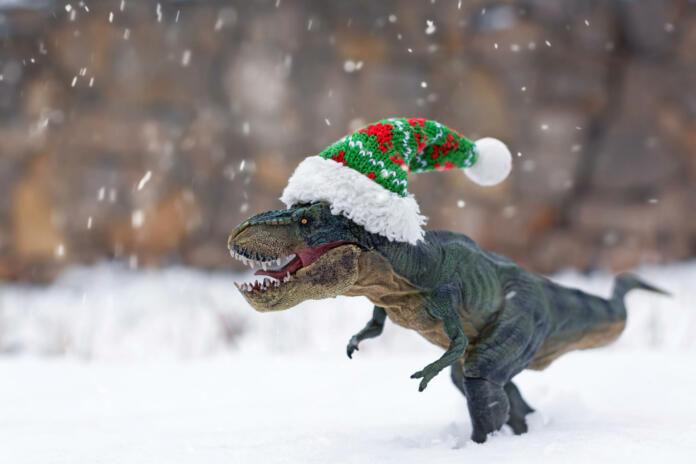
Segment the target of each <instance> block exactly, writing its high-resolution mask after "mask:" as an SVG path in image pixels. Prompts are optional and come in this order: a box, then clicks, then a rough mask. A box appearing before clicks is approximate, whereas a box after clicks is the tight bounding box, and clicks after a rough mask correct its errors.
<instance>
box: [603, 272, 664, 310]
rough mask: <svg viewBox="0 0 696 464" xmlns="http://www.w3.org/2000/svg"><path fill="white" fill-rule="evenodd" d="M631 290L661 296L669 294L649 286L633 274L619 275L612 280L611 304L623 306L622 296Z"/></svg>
mask: <svg viewBox="0 0 696 464" xmlns="http://www.w3.org/2000/svg"><path fill="white" fill-rule="evenodd" d="M633 289H640V290H647V291H649V292H655V293H660V294H662V295H669V293H667V292H666V291H664V290H661V289H659V288H657V287H654V286H652V285H650V284H649V283H647V282H645V281H643V280H641V279H639V278H638V277H636V276H634V275H633V274H620V275H619V276H617V277H616V279H615V280H614V292H613V293H612V296H611V302H612V303H615V304H616V303H618V304H621V305H623V300H624V296H626V293H628V292H630V291H631V290H633Z"/></svg>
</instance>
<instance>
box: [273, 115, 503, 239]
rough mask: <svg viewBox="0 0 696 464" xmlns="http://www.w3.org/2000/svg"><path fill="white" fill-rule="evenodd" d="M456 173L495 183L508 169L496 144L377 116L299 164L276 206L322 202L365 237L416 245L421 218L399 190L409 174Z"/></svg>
mask: <svg viewBox="0 0 696 464" xmlns="http://www.w3.org/2000/svg"><path fill="white" fill-rule="evenodd" d="M454 168H463V169H464V172H465V173H466V175H467V176H468V177H469V178H470V179H471V180H473V181H474V182H476V183H477V184H480V185H495V184H497V183H499V182H502V181H503V180H504V179H505V178H506V177H507V175H508V174H509V173H510V170H511V168H512V157H511V156H510V151H509V150H508V149H507V147H506V146H505V144H503V142H501V141H499V140H496V139H492V138H484V139H480V140H477V141H476V142H472V141H470V140H468V139H467V138H465V137H463V136H461V135H460V134H459V133H458V132H456V131H453V130H452V129H449V128H447V127H445V126H443V125H442V124H440V123H438V122H435V121H429V120H425V119H402V118H391V119H383V120H381V121H379V122H376V123H374V124H370V125H369V126H367V127H365V128H363V129H360V130H358V131H356V132H353V133H352V134H349V135H347V136H345V137H343V138H342V139H341V140H339V141H338V142H336V143H334V144H332V145H330V146H329V147H328V148H326V150H324V151H323V152H321V153H319V154H318V155H316V156H310V157H308V158H306V159H305V160H304V161H302V162H301V163H300V164H299V166H298V167H297V169H296V170H295V172H294V174H293V175H292V176H291V177H290V180H289V181H288V185H287V187H285V190H284V191H283V195H282V196H281V198H280V199H281V201H282V202H283V203H285V204H286V205H287V206H288V208H289V207H291V206H293V205H296V204H298V203H311V202H315V201H326V202H328V203H329V204H330V205H331V211H332V212H333V213H334V214H342V215H344V216H346V217H348V218H350V219H351V220H353V221H354V222H356V223H357V224H360V225H361V226H363V227H364V228H365V230H367V231H368V232H372V233H375V234H380V235H383V236H385V237H387V238H389V239H390V240H394V241H401V242H409V243H416V242H418V241H419V240H421V239H422V238H423V234H424V232H423V228H422V226H423V225H424V224H425V217H424V216H422V215H421V214H420V208H419V207H418V203H417V202H416V199H415V198H414V197H413V195H411V194H409V193H408V192H407V190H406V187H407V186H408V176H407V175H408V173H412V172H424V171H442V170H447V169H454Z"/></svg>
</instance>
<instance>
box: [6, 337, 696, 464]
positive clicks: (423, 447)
mask: <svg viewBox="0 0 696 464" xmlns="http://www.w3.org/2000/svg"><path fill="white" fill-rule="evenodd" d="M342 341H343V340H339V341H338V342H342ZM373 344H376V345H378V344H379V342H378V341H373ZM430 360H432V356H429V355H426V354H416V355H408V356H407V355H399V354H387V355H383V354H379V355H377V354H376V353H374V354H370V355H367V356H363V353H362V352H361V353H358V355H357V356H356V357H355V358H354V359H353V360H348V359H347V358H345V357H344V356H342V355H341V354H340V353H336V354H331V355H321V354H319V355H316V354H315V355H312V356H309V355H307V356H294V355H291V356H288V355H275V356H267V355H261V356H255V357H251V356H244V355H241V354H239V355H229V356H222V357H214V358H212V359H199V360H197V361H195V362H183V363H180V362H174V361H169V362H142V361H138V362H134V363H94V364H93V363H83V362H76V361H74V360H66V359H56V360H47V359H22V358H20V359H4V360H1V361H0V378H2V379H3V381H2V382H0V398H2V399H3V413H2V420H0V436H2V442H3V444H2V446H0V462H6V463H42V464H43V463H63V462H64V463H91V462H100V463H120V462H129V463H140V462H142V463H156V462H167V463H208V464H210V463H245V464H253V463H361V464H364V463H399V464H404V463H422V462H428V463H430V464H436V463H450V462H452V463H453V462H487V463H489V462H515V463H519V462H535V463H547V462H548V463H558V462H567V463H573V462H577V463H585V462H630V463H641V462H645V463H648V462H651V463H652V462H656V461H657V462H659V461H658V460H663V461H668V462H689V461H690V459H693V456H696V441H695V440H696V439H695V438H694V437H696V422H695V421H694V419H693V418H694V417H695V416H696V403H695V401H694V399H693V382H694V380H696V363H694V362H693V361H694V359H693V356H687V355H684V354H679V355H673V356H665V355H662V354H656V353H653V352H650V351H647V350H640V351H635V352H631V353H620V352H612V351H609V352H602V351H597V352H583V353H573V354H570V355H568V356H566V357H565V358H564V359H562V360H560V361H559V362H557V363H556V364H554V365H552V366H551V367H550V368H549V369H548V370H547V371H544V372H542V373H533V372H525V373H523V374H521V375H520V376H519V381H518V385H519V387H520V389H521V391H522V393H523V395H524V396H525V397H526V399H527V400H528V401H529V403H530V404H531V405H532V406H533V407H535V408H536V410H537V412H535V413H534V414H532V415H531V416H530V419H529V423H530V432H529V433H528V434H526V435H523V436H514V435H512V434H511V432H510V431H509V430H508V429H507V427H506V428H505V429H504V430H503V431H501V432H499V433H498V434H497V435H495V436H493V437H491V438H489V440H488V442H487V443H486V444H484V445H477V444H474V443H473V442H471V441H470V440H469V439H468V436H469V434H470V433H471V426H470V424H469V420H468V416H467V412H466V404H465V401H464V399H463V398H462V397H461V396H460V395H459V393H458V392H457V391H456V390H455V388H454V387H453V386H451V385H450V382H449V378H448V377H449V376H448V375H440V376H439V377H437V378H435V379H434V380H433V381H432V382H431V384H430V385H429V386H428V388H427V390H426V391H425V392H424V393H418V392H417V391H416V389H417V382H415V381H413V380H411V379H409V378H408V376H409V375H410V374H411V373H412V372H413V371H414V370H416V369H419V368H420V367H422V366H423V365H425V364H426V363H427V362H429V361H430ZM646 366H647V367H649V368H648V369H646ZM478 459H483V461H478Z"/></svg>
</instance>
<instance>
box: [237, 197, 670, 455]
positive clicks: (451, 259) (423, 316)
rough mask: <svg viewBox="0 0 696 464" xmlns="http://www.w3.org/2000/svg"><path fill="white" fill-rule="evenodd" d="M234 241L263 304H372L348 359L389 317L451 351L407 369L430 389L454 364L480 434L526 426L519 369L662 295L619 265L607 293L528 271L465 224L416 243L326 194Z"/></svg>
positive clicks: (587, 339) (258, 305) (244, 288)
mask: <svg viewBox="0 0 696 464" xmlns="http://www.w3.org/2000/svg"><path fill="white" fill-rule="evenodd" d="M228 248H229V249H230V253H231V254H232V256H233V257H235V258H237V259H239V260H241V261H243V262H244V263H245V264H248V265H251V267H252V268H254V267H258V268H259V270H258V271H256V275H258V276H262V277H263V281H260V282H258V281H257V282H256V283H255V284H253V285H249V284H244V285H241V286H240V285H238V288H239V289H240V291H241V293H242V295H244V298H246V300H247V301H248V302H249V303H250V304H251V306H252V307H254V308H255V309H256V310H258V311H263V312H265V311H278V310H283V309H288V308H291V307H293V306H295V305H297V304H298V303H300V302H302V301H304V300H309V299H323V298H330V297H335V296H337V295H347V296H366V297H367V298H368V299H369V300H370V301H371V302H372V303H374V305H375V307H374V312H373V315H372V319H371V320H370V321H369V322H368V323H367V325H366V326H365V328H363V329H362V330H361V331H359V332H358V333H357V334H356V335H355V336H353V337H352V338H351V339H350V341H349V342H348V347H347V352H348V356H349V357H351V356H352V354H353V352H354V351H355V350H357V349H358V344H359V343H360V342H361V341H362V340H365V339H367V338H373V337H376V336H378V335H379V334H380V333H381V332H382V327H383V325H384V321H385V318H386V317H389V319H390V320H392V321H393V322H394V323H396V324H398V325H401V326H403V327H406V328H409V329H413V330H416V331H417V332H419V333H420V334H421V335H422V336H423V337H425V338H426V339H427V340H428V341H430V342H432V343H434V344H435V345H438V346H440V347H442V348H443V349H445V350H446V351H445V353H444V354H443V355H442V357H441V358H440V359H438V360H437V361H435V362H433V363H432V364H429V365H428V366H426V367H425V368H423V369H422V370H420V371H418V372H416V373H415V374H413V375H412V376H411V377H412V378H419V379H422V380H421V382H420V386H419V390H421V391H422V390H424V389H425V387H426V386H427V385H428V382H429V381H430V380H431V379H432V378H433V377H435V376H436V375H437V374H438V373H439V372H440V371H441V370H443V369H444V368H446V367H448V366H451V374H452V381H453V382H454V384H455V386H456V387H457V388H458V389H459V390H460V391H461V392H462V393H463V394H464V395H465V396H466V399H467V404H468V408H469V414H470V416H471V421H472V423H473V434H472V439H473V440H474V441H476V442H479V443H480V442H484V441H485V440H486V436H487V435H488V434H489V433H491V432H494V431H496V430H499V429H500V428H501V427H502V426H503V424H505V423H507V424H508V425H510V427H511V428H512V430H513V431H514V433H515V434H522V433H525V432H526V431H527V424H526V422H525V416H526V415H527V414H528V413H530V412H531V411H532V408H530V407H529V406H528V405H527V403H525V401H524V400H523V399H522V396H521V395H520V392H519V391H518V389H517V387H516V386H515V384H514V383H512V378H513V377H514V376H515V375H516V374H518V373H519V372H520V371H522V370H523V369H527V368H528V369H536V370H540V369H544V368H545V367H546V366H548V365H549V364H550V363H551V362H552V361H553V360H554V359H556V358H557V357H559V356H561V355H562V354H564V353H566V352H568V351H571V350H577V349H584V348H594V347H600V346H604V345H606V344H608V343H610V342H612V341H613V340H615V339H616V338H617V337H618V336H619V334H621V331H622V330H623V328H624V326H625V324H626V308H625V306H624V302H623V298H624V295H625V294H626V292H628V291H629V290H631V289H633V288H640V289H644V290H650V291H654V292H660V293H662V292H661V291H660V290H659V289H657V288H655V287H653V286H651V285H648V284H646V283H644V282H642V281H641V280H639V279H637V278H636V277H633V276H630V275H622V276H620V277H618V278H617V279H616V282H615V286H614V291H613V295H612V297H611V298H610V299H608V300H606V299H603V298H599V297H597V296H593V295H589V294H587V293H584V292H582V291H579V290H574V289H570V288H566V287H563V286H561V285H558V284H555V283H553V282H551V281H550V280H548V279H546V278H544V277H541V276H538V275H534V274H531V273H529V272H527V271H525V270H524V269H522V268H521V267H520V266H518V265H517V264H515V263H513V262H512V261H510V260H508V259H506V258H504V257H502V256H499V255H497V254H494V253H491V252H489V251H486V250H483V249H481V248H480V247H479V246H478V245H476V243H474V242H473V241H472V240H471V239H470V238H468V237H467V236H465V235H462V234H458V233H454V232H447V231H427V232H426V233H425V235H424V237H423V239H422V240H421V241H419V242H417V243H415V244H411V243H408V242H399V241H392V240H389V239H387V238H385V237H384V236H382V235H379V234H375V233H371V232H368V231H367V230H365V228H364V227H363V226H361V225H358V224H356V223H355V222H354V221H352V220H351V219H348V218H347V217H345V216H343V215H336V214H333V213H332V211H331V208H330V206H329V205H328V204H327V203H326V202H312V203H306V204H299V205H296V206H294V207H291V208H289V209H287V210H279V211H268V212H264V213H261V214H258V215H256V216H253V217H251V218H250V219H248V220H246V221H244V222H243V223H242V224H240V225H239V226H237V227H236V228H235V230H234V231H233V232H232V234H231V235H230V237H229V241H228Z"/></svg>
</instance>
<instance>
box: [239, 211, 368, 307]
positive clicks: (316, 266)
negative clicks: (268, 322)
mask: <svg viewBox="0 0 696 464" xmlns="http://www.w3.org/2000/svg"><path fill="white" fill-rule="evenodd" d="M356 228H359V226H356V225H355V224H354V223H353V222H352V221H350V220H349V219H347V218H345V217H343V216H337V215H333V214H331V209H330V207H329V205H328V204H327V203H323V202H320V203H312V204H304V205H297V206H295V207H293V208H290V209H287V210H277V211H267V212H265V213H261V214H257V215H256V216H252V217H251V218H249V219H247V220H246V221H244V222H243V223H241V224H240V225H238V226H237V227H236V228H235V229H234V230H233V231H232V234H231V235H230V237H229V239H228V241H227V247H228V248H229V250H230V254H231V255H232V257H234V258H236V259H238V260H240V261H242V262H243V263H245V264H247V265H250V266H251V267H252V269H253V268H259V269H258V270H257V271H256V273H255V275H256V276H258V279H257V281H256V282H255V283H253V284H242V285H239V284H237V283H236V282H235V285H237V288H238V289H239V290H240V291H241V292H242V295H243V296H244V298H246V300H247V301H248V302H249V304H251V306H252V307H253V308H254V309H256V310H257V311H263V312H265V311H277V310H281V309H288V308H291V307H293V306H295V305H297V304H298V303H300V302H302V301H304V300H309V299H315V300H316V299H323V298H329V297H335V296H337V295H341V294H343V293H344V292H345V291H346V290H347V289H349V288H350V287H351V286H352V285H353V284H354V283H355V282H356V280H357V279H358V258H359V256H360V253H361V246H360V244H359V240H358V237H357V235H358V231H357V230H356Z"/></svg>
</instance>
